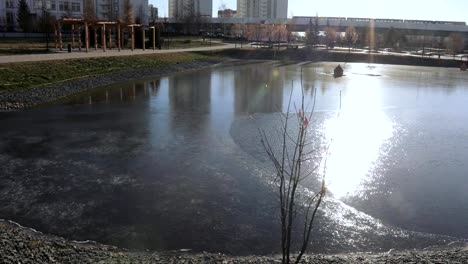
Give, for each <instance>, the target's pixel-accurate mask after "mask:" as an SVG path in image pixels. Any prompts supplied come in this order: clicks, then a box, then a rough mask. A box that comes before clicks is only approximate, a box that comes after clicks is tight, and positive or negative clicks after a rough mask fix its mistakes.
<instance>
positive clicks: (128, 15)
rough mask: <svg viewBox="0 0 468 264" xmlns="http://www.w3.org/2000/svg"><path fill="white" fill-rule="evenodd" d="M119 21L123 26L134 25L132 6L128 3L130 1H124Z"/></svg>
mask: <svg viewBox="0 0 468 264" xmlns="http://www.w3.org/2000/svg"><path fill="white" fill-rule="evenodd" d="M121 21H122V23H124V24H134V23H135V17H134V12H133V5H132V3H131V2H130V0H124V4H123V12H122V18H121Z"/></svg>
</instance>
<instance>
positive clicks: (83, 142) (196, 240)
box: [0, 61, 468, 254]
mask: <svg viewBox="0 0 468 264" xmlns="http://www.w3.org/2000/svg"><path fill="white" fill-rule="evenodd" d="M335 66H336V64H334V63H299V64H296V63H294V64H287V63H279V62H259V61H243V62H239V61H237V62H226V63H223V64H221V65H218V66H215V67H212V68H207V69H203V70H199V71H190V72H184V73H179V74H174V75H171V76H164V77H155V78H148V79H142V80H137V81H130V82H126V83H119V84H115V85H111V86H107V87H102V88H99V89H96V90H93V91H91V92H88V93H84V94H80V95H78V96H75V97H73V98H71V99H70V100H67V102H65V103H59V104H56V105H52V106H47V107H42V108H38V109H32V110H28V111H24V112H20V113H1V114H0V164H2V166H1V167H0V218H4V219H10V220H13V221H16V222H18V223H20V224H22V225H25V226H28V227H32V228H35V229H38V230H40V231H43V232H45V233H50V234H55V235H60V236H63V237H66V238H69V239H73V240H95V241H98V242H101V243H106V244H112V245H117V246H122V247H127V248H132V249H151V250H175V249H181V248H186V249H192V250H193V251H198V252H201V251H208V252H221V253H227V254H268V253H277V252H279V224H278V212H277V211H278V206H277V201H276V193H275V189H274V187H273V185H272V179H273V176H272V175H273V170H272V167H271V164H270V162H269V161H268V159H267V157H266V154H265V152H264V150H263V149H262V145H261V143H260V137H259V132H258V131H259V129H263V130H265V131H267V133H268V134H269V133H271V132H272V131H273V130H274V129H275V127H276V126H277V125H279V124H280V122H279V120H280V115H279V113H280V112H284V111H286V109H287V105H288V102H289V98H290V96H291V101H292V102H293V103H296V105H297V104H298V103H299V101H300V98H301V94H302V93H301V91H302V90H301V88H303V94H304V98H305V101H306V104H307V105H308V106H309V107H311V106H312V104H313V101H314V100H313V95H314V94H316V100H315V102H316V103H315V108H314V118H313V120H312V123H313V126H312V127H313V129H314V131H315V135H317V142H318V143H319V144H321V145H329V152H328V155H327V170H326V181H327V185H328V189H329V190H330V192H329V193H330V194H329V196H328V197H327V199H326V202H325V205H324V207H323V210H321V212H320V215H319V217H318V222H317V225H316V228H315V230H314V239H313V241H312V244H313V245H312V251H314V252H324V253H327V252H354V251H384V250H389V249H391V248H409V247H411V248H413V247H426V246H430V245H441V244H448V243H449V242H451V241H456V240H457V239H461V238H468V222H467V221H466V219H468V203H467V202H466V201H468V177H467V176H468V175H467V172H468V163H467V162H466V160H468V122H467V121H468V111H466V108H467V105H468V86H467V81H468V75H467V74H466V73H463V72H460V71H458V70H456V69H446V68H427V67H409V66H391V65H367V64H346V65H343V68H344V70H345V76H344V77H342V78H337V79H335V78H333V76H332V75H331V73H332V72H333V68H334V67H335ZM309 109H310V108H309ZM292 112H294V111H292ZM314 182H315V179H314V177H311V179H308V180H306V181H304V182H303V186H302V187H303V188H313V185H314Z"/></svg>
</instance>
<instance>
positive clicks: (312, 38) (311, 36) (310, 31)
mask: <svg viewBox="0 0 468 264" xmlns="http://www.w3.org/2000/svg"><path fill="white" fill-rule="evenodd" d="M318 23H319V18H318V15H317V16H316V17H315V19H314V22H313V23H312V18H310V19H309V27H308V28H307V31H306V38H305V39H306V45H308V46H314V45H317V44H319V38H320V31H319V24H318Z"/></svg>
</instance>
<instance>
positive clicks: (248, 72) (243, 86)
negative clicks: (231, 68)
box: [234, 65, 286, 114]
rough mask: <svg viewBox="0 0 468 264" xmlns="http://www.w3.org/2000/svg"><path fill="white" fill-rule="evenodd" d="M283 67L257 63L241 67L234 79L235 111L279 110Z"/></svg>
mask: <svg viewBox="0 0 468 264" xmlns="http://www.w3.org/2000/svg"><path fill="white" fill-rule="evenodd" d="M285 71H286V70H285V68H263V67H259V66H258V65H254V66H248V67H246V68H244V69H241V70H240V72H239V77H238V78H236V79H235V84H234V85H235V87H236V89H235V95H234V96H235V103H234V105H235V107H234V108H235V112H236V113H238V114H242V113H272V112H278V111H281V107H282V104H283V88H284V81H285Z"/></svg>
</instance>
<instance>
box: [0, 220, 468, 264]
mask: <svg viewBox="0 0 468 264" xmlns="http://www.w3.org/2000/svg"><path fill="white" fill-rule="evenodd" d="M0 263H222V264H224V263H226V264H227V263H280V258H279V256H242V257H235V256H226V255H222V254H208V253H201V254H200V253H198V254H192V253H191V252H190V251H189V250H180V251H171V252H132V251H127V250H124V249H119V248H116V247H113V246H106V245H100V244H97V243H92V242H88V243H78V242H73V241H68V240H66V239H63V238H60V237H56V236H48V235H44V234H42V233H40V232H36V231H34V230H32V229H29V228H25V227H21V226H19V225H17V224H15V223H12V222H9V221H3V220H0ZM302 263H319V264H320V263H454V264H456V263H468V246H467V245H464V244H458V245H452V246H450V247H446V248H433V249H426V250H411V251H391V252H387V253H381V254H370V253H356V254H342V255H307V256H304V258H303V261H302Z"/></svg>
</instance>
